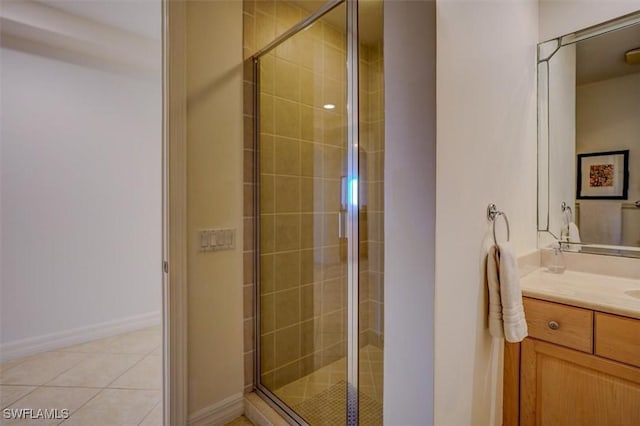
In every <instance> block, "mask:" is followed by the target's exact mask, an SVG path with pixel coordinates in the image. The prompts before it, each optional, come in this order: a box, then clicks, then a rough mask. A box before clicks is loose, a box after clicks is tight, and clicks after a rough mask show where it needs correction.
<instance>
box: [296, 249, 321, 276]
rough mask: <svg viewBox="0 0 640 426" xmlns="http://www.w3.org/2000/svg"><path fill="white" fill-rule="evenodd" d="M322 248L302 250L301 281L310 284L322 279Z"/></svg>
mask: <svg viewBox="0 0 640 426" xmlns="http://www.w3.org/2000/svg"><path fill="white" fill-rule="evenodd" d="M321 259H322V250H321V249H315V250H301V251H300V283H301V284H310V283H314V282H319V281H320V280H321V279H322V260H321Z"/></svg>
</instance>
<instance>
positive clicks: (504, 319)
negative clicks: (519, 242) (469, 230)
mask: <svg viewBox="0 0 640 426" xmlns="http://www.w3.org/2000/svg"><path fill="white" fill-rule="evenodd" d="M487 283H488V285H489V332H490V333H491V335H492V336H494V337H502V336H504V338H505V339H506V340H507V342H512V343H514V342H521V341H522V340H523V339H524V338H525V337H527V334H528V333H527V321H526V319H525V316H524V307H523V306H522V290H521V288H520V273H519V271H518V261H517V259H516V257H515V255H514V253H513V250H512V249H511V246H510V244H509V243H501V244H499V245H498V246H497V247H494V248H493V249H492V250H491V251H490V252H489V256H487ZM497 293H499V299H498V297H497Z"/></svg>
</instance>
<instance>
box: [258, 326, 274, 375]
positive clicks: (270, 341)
mask: <svg viewBox="0 0 640 426" xmlns="http://www.w3.org/2000/svg"><path fill="white" fill-rule="evenodd" d="M260 344H261V345H262V347H261V348H260V351H261V352H260V363H261V364H260V368H261V370H262V371H263V372H267V371H271V370H273V368H274V367H275V365H276V364H275V357H276V352H275V348H276V341H275V333H267V334H263V335H262V336H261V338H260Z"/></svg>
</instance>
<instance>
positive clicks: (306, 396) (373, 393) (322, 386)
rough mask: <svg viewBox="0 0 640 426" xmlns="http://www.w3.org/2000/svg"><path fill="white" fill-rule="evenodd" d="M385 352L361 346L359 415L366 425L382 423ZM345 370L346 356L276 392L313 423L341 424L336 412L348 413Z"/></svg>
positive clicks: (339, 413) (374, 347)
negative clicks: (336, 422) (346, 411)
mask: <svg viewBox="0 0 640 426" xmlns="http://www.w3.org/2000/svg"><path fill="white" fill-rule="evenodd" d="M382 354H383V352H382V349H380V348H378V347H376V346H372V345H367V346H365V347H364V348H362V349H360V359H359V361H360V374H359V382H360V413H359V415H360V424H363V425H381V424H382V396H383V393H382V389H383V381H382V369H383V365H384V364H383V358H382ZM346 369H347V360H346V358H343V359H340V360H338V361H336V362H334V363H331V364H328V365H326V366H324V367H322V368H319V369H318V370H316V371H314V372H313V373H311V374H308V375H306V376H304V377H301V378H300V379H298V380H296V381H293V382H291V383H288V384H286V385H284V386H282V387H281V388H279V389H276V390H275V394H276V395H277V396H278V397H279V398H280V399H282V401H284V402H285V403H286V404H287V405H289V406H290V407H291V408H293V409H294V411H296V412H299V413H300V414H301V415H302V416H303V417H304V418H305V419H306V420H307V421H308V422H309V424H311V425H314V426H315V425H322V424H327V425H328V424H331V423H330V422H332V421H338V422H339V423H340V422H341V421H342V418H340V419H337V418H335V415H338V416H340V415H342V416H344V413H345V408H346V405H345V404H346V402H345V394H346V371H347V370H346ZM329 413H338V414H335V415H334V414H331V415H329ZM327 422H329V423H327Z"/></svg>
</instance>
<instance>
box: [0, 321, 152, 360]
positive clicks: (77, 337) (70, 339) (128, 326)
mask: <svg viewBox="0 0 640 426" xmlns="http://www.w3.org/2000/svg"><path fill="white" fill-rule="evenodd" d="M161 319H162V315H161V313H160V312H159V311H158V312H150V313H148V314H142V315H135V316H132V317H128V318H123V319H118V320H113V321H106V322H103V323H100V324H94V325H90V326H87V327H79V328H74V329H71V330H64V331H58V332H55V333H50V334H45V335H42V336H37V337H30V338H28V339H23V340H17V341H14V342H9V343H5V344H2V345H0V360H1V361H6V360H10V359H14V358H20V357H24V356H29V355H34V354H37V353H40V352H46V351H52V350H55V349H60V348H64V347H66V346H72V345H78V344H80V343H85V342H88V341H91V340H95V339H102V338H104V337H110V336H115V335H116V334H122V333H128V332H131V331H135V330H139V329H141V328H146V327H152V326H154V325H160V324H161V323H162V322H161Z"/></svg>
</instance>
